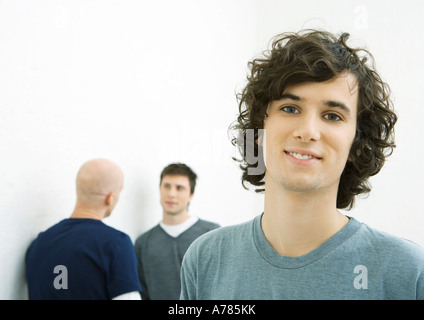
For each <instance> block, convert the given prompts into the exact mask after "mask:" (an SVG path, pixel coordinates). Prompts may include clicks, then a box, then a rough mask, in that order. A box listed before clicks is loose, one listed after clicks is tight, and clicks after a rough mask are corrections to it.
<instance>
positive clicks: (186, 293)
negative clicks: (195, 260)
mask: <svg viewBox="0 0 424 320" xmlns="http://www.w3.org/2000/svg"><path fill="white" fill-rule="evenodd" d="M189 251H190V249H189ZM189 251H188V252H187V253H186V255H185V256H184V259H183V263H182V266H181V293H180V300H196V299H197V297H196V292H197V288H196V284H195V283H194V281H193V280H192V278H191V277H190V275H189V274H190V273H191V272H190V270H191V266H190V264H189V261H190V260H191V259H190V258H189V257H188V255H190V252H189Z"/></svg>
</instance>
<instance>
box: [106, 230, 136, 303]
mask: <svg viewBox="0 0 424 320" xmlns="http://www.w3.org/2000/svg"><path fill="white" fill-rule="evenodd" d="M110 254H111V260H110V267H109V272H108V278H109V279H108V281H107V283H108V291H109V295H110V297H111V298H113V297H116V296H119V295H121V294H123V293H128V292H132V291H138V292H140V293H141V287H140V283H139V280H138V274H137V257H136V254H135V250H134V246H133V244H132V242H131V239H130V238H129V236H128V235H121V236H120V237H117V238H116V240H114V241H113V243H111V253H110Z"/></svg>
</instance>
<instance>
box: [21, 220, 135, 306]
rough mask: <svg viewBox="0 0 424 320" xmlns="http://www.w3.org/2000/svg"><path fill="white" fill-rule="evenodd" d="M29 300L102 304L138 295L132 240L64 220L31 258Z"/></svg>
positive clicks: (98, 225) (97, 225)
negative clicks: (121, 296) (126, 295)
mask: <svg viewBox="0 0 424 320" xmlns="http://www.w3.org/2000/svg"><path fill="white" fill-rule="evenodd" d="M25 260H26V278H27V283H28V292H29V298H30V299H72V300H88V299H95V300H103V299H112V298H114V297H116V296H118V295H120V294H123V293H127V292H132V291H139V292H141V287H140V283H139V281H138V275H137V258H136V255H135V251H134V247H133V245H132V242H131V239H130V238H129V236H128V235H127V234H125V233H123V232H121V231H119V230H116V229H114V228H112V227H110V226H107V225H106V224H104V223H103V222H102V221H100V220H95V219H76V218H70V219H64V220H62V221H60V222H59V223H57V224H56V225H54V226H52V227H51V228H49V229H47V230H46V231H44V232H41V233H40V234H39V235H38V237H37V238H36V239H35V240H34V241H33V242H32V243H31V245H30V247H29V248H28V250H27V253H26V259H25Z"/></svg>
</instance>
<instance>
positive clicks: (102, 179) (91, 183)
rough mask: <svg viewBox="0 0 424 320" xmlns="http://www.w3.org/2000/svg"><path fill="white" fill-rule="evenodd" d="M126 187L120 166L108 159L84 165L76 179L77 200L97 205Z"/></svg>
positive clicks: (92, 161)
mask: <svg viewBox="0 0 424 320" xmlns="http://www.w3.org/2000/svg"><path fill="white" fill-rule="evenodd" d="M123 185H124V174H123V172H122V170H121V168H119V166H118V165H116V164H115V163H113V162H112V161H109V160H107V159H94V160H90V161H87V162H86V163H84V164H83V165H82V166H81V168H80V170H79V171H78V175H77V179H76V188H77V198H78V199H77V200H78V201H79V202H82V203H84V204H87V205H97V204H98V203H101V202H102V201H104V197H106V196H107V195H108V194H110V193H114V194H118V195H119V192H120V191H121V190H122V187H123Z"/></svg>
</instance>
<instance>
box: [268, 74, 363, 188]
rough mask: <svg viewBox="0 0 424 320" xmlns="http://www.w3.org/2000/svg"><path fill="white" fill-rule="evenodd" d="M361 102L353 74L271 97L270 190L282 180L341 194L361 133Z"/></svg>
mask: <svg viewBox="0 0 424 320" xmlns="http://www.w3.org/2000/svg"><path fill="white" fill-rule="evenodd" d="M357 101H358V93H357V87H356V77H355V76H354V75H352V74H350V73H345V74H342V75H340V76H339V77H337V78H334V79H331V80H328V81H325V82H308V83H302V84H300V85H297V86H291V87H288V88H286V89H285V91H284V92H283V95H282V98H281V99H280V100H275V101H271V103H270V105H269V107H268V111H267V115H268V116H267V117H266V118H265V120H264V129H265V134H264V140H263V146H264V161H265V166H266V172H265V183H266V189H268V187H269V186H270V185H272V184H277V185H279V186H282V187H283V188H285V189H287V190H291V191H295V192H312V191H314V190H329V189H330V190H332V191H333V192H335V193H336V194H337V188H338V184H339V181H340V176H341V174H342V172H343V169H344V167H345V165H346V161H347V159H348V156H349V152H350V148H351V145H352V143H353V140H354V138H355V131H356V115H357Z"/></svg>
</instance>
